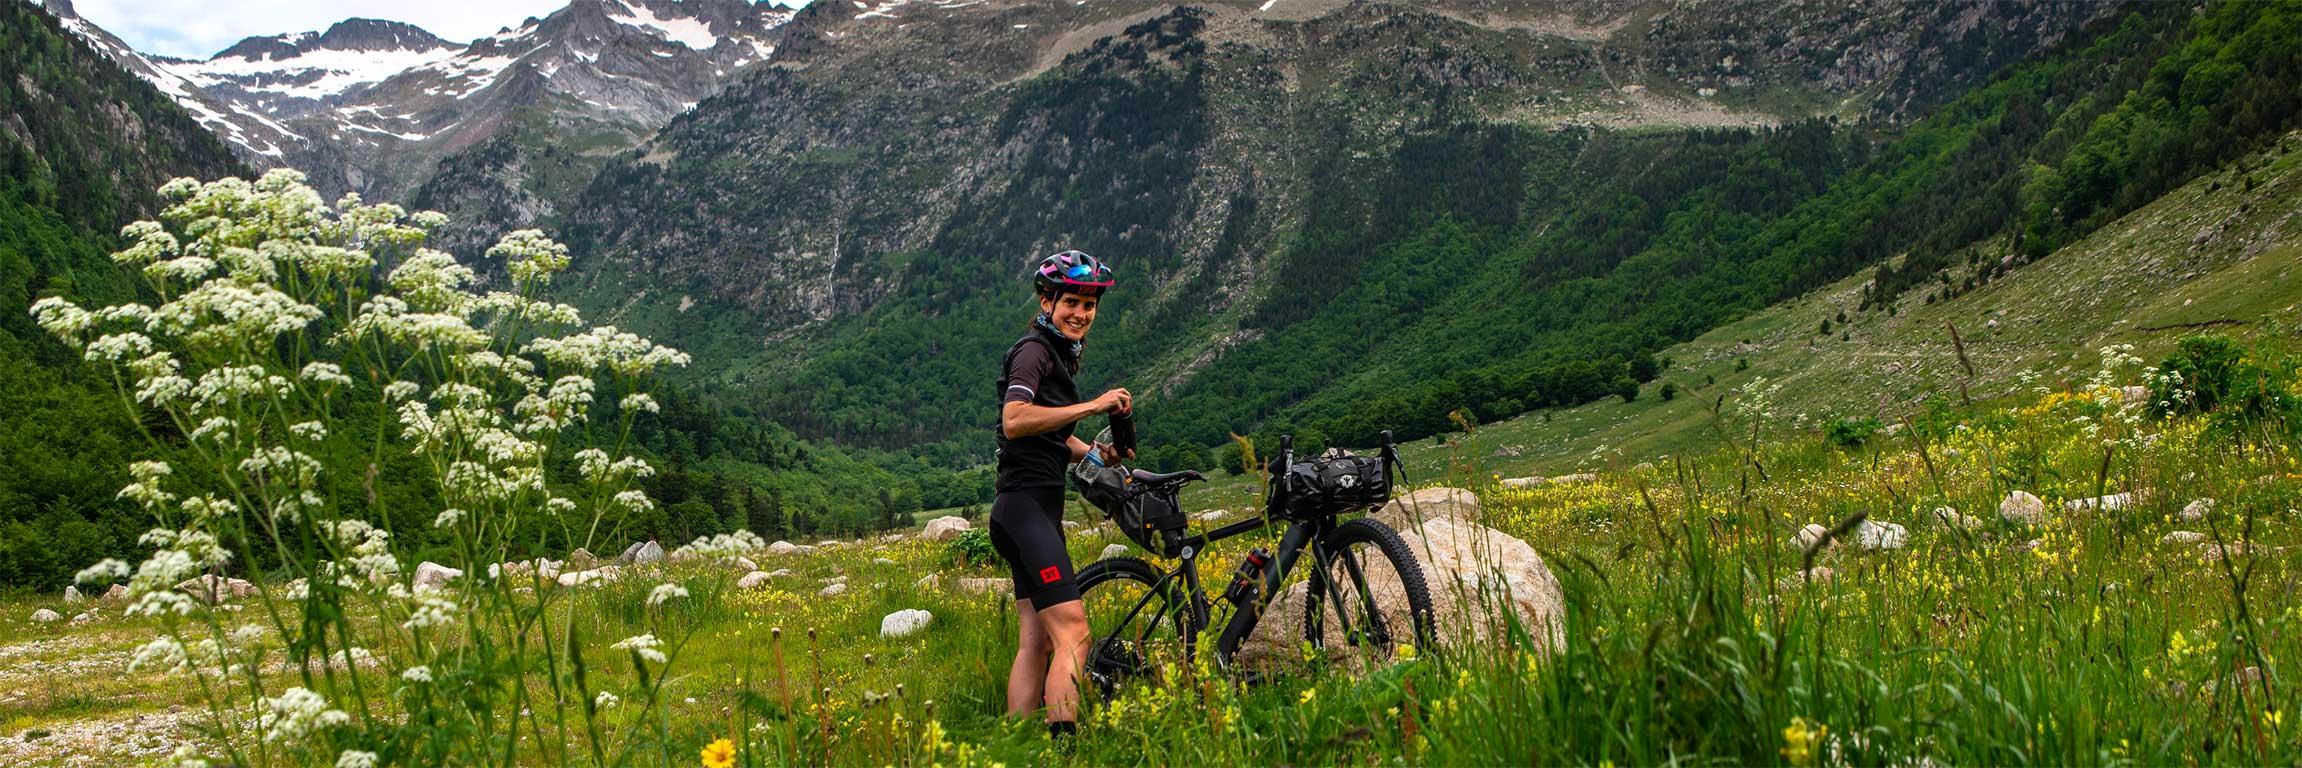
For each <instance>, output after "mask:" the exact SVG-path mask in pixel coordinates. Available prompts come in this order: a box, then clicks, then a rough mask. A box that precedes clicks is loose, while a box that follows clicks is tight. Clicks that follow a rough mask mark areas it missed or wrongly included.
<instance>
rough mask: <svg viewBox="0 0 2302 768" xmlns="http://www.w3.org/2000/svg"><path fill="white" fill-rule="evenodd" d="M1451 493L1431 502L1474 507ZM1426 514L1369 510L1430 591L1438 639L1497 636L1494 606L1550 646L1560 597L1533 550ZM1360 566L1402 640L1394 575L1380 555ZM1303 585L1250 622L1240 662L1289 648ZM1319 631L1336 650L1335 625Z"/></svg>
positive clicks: (1298, 623)
mask: <svg viewBox="0 0 2302 768" xmlns="http://www.w3.org/2000/svg"><path fill="white" fill-rule="evenodd" d="M1438 490H1449V489H1438ZM1452 490H1455V491H1456V493H1454V494H1449V495H1446V496H1444V497H1442V498H1445V499H1448V501H1447V502H1445V503H1444V504H1433V505H1431V507H1441V506H1444V507H1447V508H1450V509H1455V510H1461V509H1464V508H1466V507H1467V508H1469V509H1477V505H1478V497H1477V496H1475V495H1472V494H1471V493H1470V492H1468V491H1461V490H1460V489H1452ZM1429 511H1430V507H1426V508H1425V513H1426V516H1425V517H1424V518H1423V519H1422V520H1421V521H1420V522H1417V521H1415V520H1414V519H1412V518H1410V517H1407V516H1406V515H1407V514H1408V513H1407V511H1406V510H1405V509H1401V510H1399V514H1396V515H1390V514H1377V515H1376V519H1377V520H1378V521H1380V522H1383V523H1385V524H1387V525H1390V526H1391V527H1392V528H1394V529H1396V530H1398V531H1399V538H1400V539H1402V540H1404V541H1405V543H1406V544H1407V548H1408V549H1409V550H1410V551H1412V552H1414V554H1415V558H1416V560H1417V561H1418V562H1419V564H1420V565H1421V567H1422V571H1423V583H1424V585H1425V586H1426V587H1428V589H1429V591H1430V593H1431V610H1432V614H1433V618H1435V619H1436V621H1437V626H1438V629H1439V632H1440V635H1439V638H1438V640H1439V641H1440V642H1441V643H1445V644H1448V645H1458V646H1459V645H1467V644H1481V643H1487V642H1490V641H1498V640H1499V639H1500V638H1502V637H1503V636H1504V634H1505V633H1506V632H1507V626H1508V625H1507V624H1506V623H1505V622H1506V621H1508V620H1509V618H1508V617H1506V616H1504V615H1503V614H1501V613H1500V612H1499V611H1498V610H1497V609H1507V610H1509V611H1511V612H1512V613H1513V614H1515V615H1516V620H1517V621H1518V622H1519V623H1520V625H1521V626H1523V627H1525V628H1526V629H1527V631H1528V633H1529V634H1531V635H1532V636H1533V637H1534V638H1535V640H1536V642H1538V643H1540V644H1541V645H1542V646H1543V647H1545V648H1548V647H1550V646H1553V645H1556V644H1557V643H1558V642H1559V639H1560V636H1561V633H1562V631H1563V630H1562V628H1561V627H1560V625H1559V622H1560V621H1561V619H1562V618H1563V611H1564V608H1565V605H1566V595H1565V592H1564V591H1563V590H1562V589H1561V588H1560V586H1559V581H1558V578H1557V577H1555V576H1553V575H1552V574H1551V570H1550V568H1549V567H1548V566H1546V565H1544V564H1543V558H1542V556H1541V555H1538V554H1536V553H1535V549H1534V547H1532V546H1528V544H1527V543H1526V542H1524V541H1521V540H1519V539H1517V538H1514V537H1512V536H1511V535H1510V534H1506V533H1503V532H1502V531H1498V530H1495V529H1493V528H1488V527H1486V526H1484V525H1480V524H1478V523H1475V522H1472V521H1470V520H1467V519H1462V518H1458V517H1452V516H1445V517H1432V516H1429V515H1428V513H1429ZM1306 562H1308V561H1306ZM1361 567H1362V568H1363V569H1364V572H1365V574H1366V577H1367V582H1368V588H1369V590H1370V591H1371V592H1373V593H1374V594H1373V597H1374V601H1375V605H1376V606H1377V607H1378V608H1380V609H1382V610H1383V612H1384V622H1385V624H1386V625H1388V626H1390V627H1394V628H1400V629H1401V632H1400V639H1399V642H1406V641H1407V638H1406V637H1405V636H1404V628H1407V627H1411V626H1413V625H1412V624H1411V623H1410V621H1411V620H1410V618H1409V617H1408V616H1407V600H1406V593H1405V590H1404V587H1403V586H1402V585H1401V584H1400V582H1399V576H1398V574H1397V573H1396V572H1395V571H1393V570H1392V569H1391V565H1390V563H1389V562H1388V561H1386V560H1381V559H1374V560H1369V561H1365V562H1362V563H1361ZM1309 590H1310V585H1309V584H1308V583H1307V582H1298V583H1296V584H1295V585H1294V586H1293V587H1290V588H1289V589H1288V590H1287V592H1286V593H1285V594H1282V595H1280V596H1279V597H1278V599H1276V600H1273V601H1272V602H1271V607H1270V609H1269V610H1270V613H1269V614H1268V615H1266V616H1265V618H1264V619H1263V621H1261V622H1260V623H1258V624H1257V625H1256V627H1255V631H1254V633H1253V634H1250V635H1249V636H1248V639H1247V643H1246V644H1245V645H1244V646H1242V647H1241V649H1240V658H1241V659H1242V660H1245V661H1249V662H1256V661H1275V660H1281V659H1286V658H1289V657H1290V656H1292V655H1294V654H1295V653H1297V651H1296V649H1297V647H1298V643H1299V642H1300V640H1301V638H1302V636H1303V614H1304V603H1305V599H1306V596H1307V595H1308V594H1309ZM1324 629H1325V631H1326V632H1327V633H1328V637H1327V642H1326V645H1327V646H1328V647H1330V648H1341V647H1344V646H1343V638H1342V635H1341V630H1340V628H1339V627H1338V626H1337V625H1336V622H1334V621H1332V620H1329V621H1327V622H1325V624H1324Z"/></svg>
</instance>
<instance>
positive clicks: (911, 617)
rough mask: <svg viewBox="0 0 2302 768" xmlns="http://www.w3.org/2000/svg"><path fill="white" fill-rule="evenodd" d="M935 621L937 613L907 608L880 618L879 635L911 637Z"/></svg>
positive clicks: (892, 637)
mask: <svg viewBox="0 0 2302 768" xmlns="http://www.w3.org/2000/svg"><path fill="white" fill-rule="evenodd" d="M934 621H935V614H932V613H928V612H926V611H923V610H920V609H917V608H906V609H903V610H900V611H896V612H894V613H890V614H887V617H886V618H883V619H880V620H879V636H880V637H884V638H889V639H894V638H898V637H909V636H912V635H916V634H919V631H920V630H923V629H926V628H927V625H928V624H929V623H932V622H934Z"/></svg>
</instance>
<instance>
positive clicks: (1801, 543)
mask: <svg viewBox="0 0 2302 768" xmlns="http://www.w3.org/2000/svg"><path fill="white" fill-rule="evenodd" d="M1829 535H1830V529H1829V528H1825V527H1823V525H1822V524H1821V523H1807V524H1806V527H1804V528H1800V529H1798V534H1797V535H1795V536H1792V537H1791V543H1792V544H1796V545H1798V548H1799V549H1802V550H1803V549H1813V548H1814V544H1815V542H1818V541H1822V538H1823V537H1824V536H1829Z"/></svg>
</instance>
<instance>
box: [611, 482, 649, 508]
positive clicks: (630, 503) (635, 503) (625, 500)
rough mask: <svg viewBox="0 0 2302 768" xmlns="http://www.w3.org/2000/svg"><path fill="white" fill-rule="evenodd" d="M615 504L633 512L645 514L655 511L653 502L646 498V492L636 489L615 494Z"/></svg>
mask: <svg viewBox="0 0 2302 768" xmlns="http://www.w3.org/2000/svg"><path fill="white" fill-rule="evenodd" d="M615 503H617V504H619V505H622V506H623V508H624V509H628V510H631V511H633V512H646V511H648V510H651V509H655V500H654V499H650V498H648V497H647V492H646V491H642V490H639V489H637V488H634V489H631V490H628V491H624V492H622V493H618V494H616V495H615Z"/></svg>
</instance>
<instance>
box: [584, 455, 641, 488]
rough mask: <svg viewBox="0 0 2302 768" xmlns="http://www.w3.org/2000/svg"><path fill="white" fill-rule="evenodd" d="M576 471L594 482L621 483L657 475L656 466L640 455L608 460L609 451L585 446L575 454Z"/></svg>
mask: <svg viewBox="0 0 2302 768" xmlns="http://www.w3.org/2000/svg"><path fill="white" fill-rule="evenodd" d="M575 460H576V471H578V472H582V473H583V476H584V479H585V480H589V481H591V482H594V483H621V482H625V481H628V480H635V479H639V478H645V477H653V476H654V475H655V467H654V466H653V465H650V464H648V463H647V460H646V459H642V458H640V457H638V456H625V457H623V458H620V459H616V460H614V461H608V458H607V451H603V450H600V449H598V448H585V449H583V450H581V451H577V452H576V455H575Z"/></svg>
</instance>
